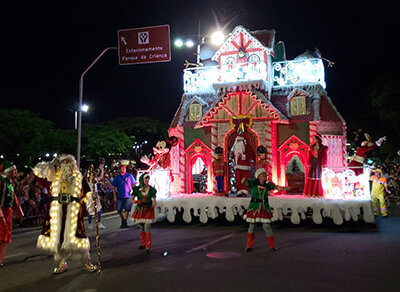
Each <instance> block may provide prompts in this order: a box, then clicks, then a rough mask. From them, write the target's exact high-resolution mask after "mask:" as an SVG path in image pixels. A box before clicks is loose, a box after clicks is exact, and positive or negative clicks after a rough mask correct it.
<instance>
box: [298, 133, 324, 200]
mask: <svg viewBox="0 0 400 292" xmlns="http://www.w3.org/2000/svg"><path fill="white" fill-rule="evenodd" d="M327 152H328V147H327V146H325V145H323V144H322V138H321V137H320V136H318V135H316V136H314V137H313V144H312V145H311V146H310V149H309V150H308V164H307V165H306V169H307V172H308V176H307V179H306V183H305V186H304V191H303V194H304V195H305V196H308V197H323V196H324V191H323V189H322V182H321V178H322V167H323V166H325V165H326V158H327Z"/></svg>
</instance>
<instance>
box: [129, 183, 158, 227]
mask: <svg viewBox="0 0 400 292" xmlns="http://www.w3.org/2000/svg"><path fill="white" fill-rule="evenodd" d="M156 193H157V190H156V188H154V187H152V186H149V190H148V192H147V193H144V192H143V186H142V185H140V186H136V187H134V188H133V189H132V196H133V197H136V198H137V201H138V202H137V205H136V207H135V210H134V211H133V214H132V218H133V221H135V222H136V223H153V221H154V206H152V205H153V201H152V199H153V198H155V197H156Z"/></svg>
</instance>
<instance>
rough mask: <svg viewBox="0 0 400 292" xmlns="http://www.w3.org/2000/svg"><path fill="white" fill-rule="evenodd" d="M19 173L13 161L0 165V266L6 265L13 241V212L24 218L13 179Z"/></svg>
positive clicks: (19, 217)
mask: <svg viewBox="0 0 400 292" xmlns="http://www.w3.org/2000/svg"><path fill="white" fill-rule="evenodd" d="M16 174H17V168H16V167H15V165H13V164H12V163H11V162H8V161H5V162H4V163H3V164H1V165H0V267H3V266H4V263H3V261H4V258H5V256H6V251H7V247H8V245H9V244H10V242H11V231H12V213H13V210H14V211H15V212H16V214H17V215H16V217H17V218H18V219H20V220H22V218H23V216H24V212H22V209H21V207H20V205H19V202H18V199H17V196H16V195H15V192H14V187H13V184H12V179H13V178H14V177H15V176H16Z"/></svg>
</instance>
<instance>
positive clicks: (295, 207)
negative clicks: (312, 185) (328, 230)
mask: <svg viewBox="0 0 400 292" xmlns="http://www.w3.org/2000/svg"><path fill="white" fill-rule="evenodd" d="M269 205H270V207H271V208H273V216H272V221H277V220H283V216H284V215H288V214H290V221H291V222H292V223H293V224H299V223H300V220H301V219H303V220H304V219H306V212H307V209H308V208H311V209H312V220H313V221H314V223H316V224H321V223H322V221H323V218H322V217H326V218H331V219H332V220H333V222H334V223H335V224H336V225H340V224H343V222H344V220H346V221H349V220H350V219H352V220H354V221H358V217H359V215H361V211H363V218H362V219H363V220H364V221H365V222H367V223H374V222H375V216H374V212H373V206H372V200H357V199H354V200H333V199H325V198H308V197H304V196H302V195H279V196H271V197H269ZM343 219H344V220H343Z"/></svg>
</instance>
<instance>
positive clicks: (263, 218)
mask: <svg viewBox="0 0 400 292" xmlns="http://www.w3.org/2000/svg"><path fill="white" fill-rule="evenodd" d="M255 176H256V179H255V180H251V179H247V180H246V179H244V180H243V183H244V184H246V185H247V186H248V187H249V188H250V192H251V199H250V204H249V206H248V208H247V212H246V215H245V219H246V222H248V223H249V229H248V232H247V244H246V249H245V251H250V250H251V249H252V248H253V244H254V230H255V227H256V224H257V223H262V227H263V229H264V231H265V233H266V235H267V242H268V245H269V247H270V248H271V249H272V250H274V251H275V250H277V248H276V245H275V237H274V234H273V232H272V228H271V225H270V223H271V217H272V213H271V210H270V208H269V203H268V196H269V192H270V191H272V190H275V189H276V190H280V191H282V190H288V189H289V187H280V186H275V184H274V183H273V182H270V181H268V180H267V171H266V170H265V169H264V168H259V169H257V170H256V173H255Z"/></svg>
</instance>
